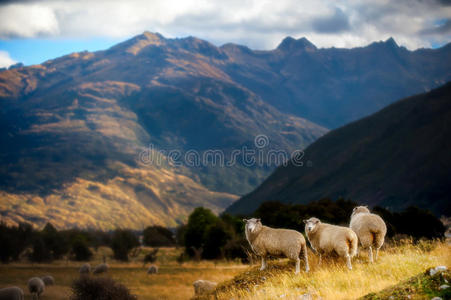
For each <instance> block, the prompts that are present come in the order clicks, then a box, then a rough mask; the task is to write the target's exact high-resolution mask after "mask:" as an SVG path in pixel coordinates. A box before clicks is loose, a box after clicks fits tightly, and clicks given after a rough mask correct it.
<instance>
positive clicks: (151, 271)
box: [147, 265, 158, 274]
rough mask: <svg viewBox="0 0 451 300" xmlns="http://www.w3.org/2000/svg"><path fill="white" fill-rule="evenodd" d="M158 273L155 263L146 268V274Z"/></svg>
mask: <svg viewBox="0 0 451 300" xmlns="http://www.w3.org/2000/svg"><path fill="white" fill-rule="evenodd" d="M157 273H158V267H157V266H155V265H151V266H150V267H149V268H148V269H147V274H157Z"/></svg>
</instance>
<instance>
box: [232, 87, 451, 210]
mask: <svg viewBox="0 0 451 300" xmlns="http://www.w3.org/2000/svg"><path fill="white" fill-rule="evenodd" d="M450 151H451V82H449V83H447V84H445V85H444V86H442V87H440V88H437V89H435V90H432V91H430V92H428V93H424V94H420V95H417V96H413V97H409V98H407V99H404V100H400V101H398V102H396V103H394V104H391V105H390V106H388V107H386V108H384V109H382V110H381V111H379V112H377V113H375V114H373V115H371V116H368V117H366V118H364V119H361V120H359V121H356V122H353V123H351V124H348V125H346V126H343V127H341V128H338V129H336V130H333V131H330V132H329V133H327V134H326V135H324V136H323V137H321V138H320V139H318V140H317V141H316V142H314V143H313V144H311V145H310V146H309V147H307V149H305V152H304V157H303V158H302V161H300V160H299V161H291V162H290V163H289V164H288V165H287V166H285V167H283V166H281V167H279V168H277V169H276V170H275V171H274V173H272V174H271V176H269V177H268V178H267V179H266V180H265V181H264V182H263V183H262V184H261V185H260V186H259V187H258V188H257V189H256V190H254V191H253V192H251V193H250V194H248V195H246V196H245V197H243V198H241V199H240V200H238V201H236V202H234V203H233V204H232V205H231V206H230V207H229V208H228V209H227V212H230V213H235V214H237V213H240V214H249V213H252V212H253V211H254V210H255V209H256V208H257V207H258V206H259V205H260V204H261V203H262V202H265V201H269V200H276V201H281V202H285V203H308V202H311V201H314V200H319V199H321V198H324V197H330V198H332V199H337V198H338V197H344V198H350V199H352V200H354V201H357V202H359V203H364V204H369V205H371V206H373V205H379V206H383V207H387V208H389V209H393V210H400V209H403V208H405V207H407V206H410V205H416V206H420V207H423V208H427V209H430V210H431V211H433V212H434V213H435V214H437V215H447V216H449V215H451V206H450V201H449V199H450V195H451V156H450ZM301 162H303V163H304V164H303V165H302V166H301Z"/></svg>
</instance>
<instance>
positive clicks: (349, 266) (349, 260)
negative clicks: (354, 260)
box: [346, 254, 352, 270]
mask: <svg viewBox="0 0 451 300" xmlns="http://www.w3.org/2000/svg"><path fill="white" fill-rule="evenodd" d="M346 266H347V267H348V269H349V270H352V265H351V256H349V254H346Z"/></svg>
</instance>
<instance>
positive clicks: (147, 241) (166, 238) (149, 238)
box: [143, 226, 175, 247]
mask: <svg viewBox="0 0 451 300" xmlns="http://www.w3.org/2000/svg"><path fill="white" fill-rule="evenodd" d="M143 242H144V245H146V246H150V247H171V246H174V245H175V239H174V236H173V233H172V232H171V231H170V230H169V229H167V228H164V227H162V226H149V227H147V228H146V229H144V230H143Z"/></svg>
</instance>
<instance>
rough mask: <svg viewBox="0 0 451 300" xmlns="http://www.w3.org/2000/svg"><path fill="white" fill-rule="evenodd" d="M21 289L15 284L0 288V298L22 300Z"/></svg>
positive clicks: (0, 299)
mask: <svg viewBox="0 0 451 300" xmlns="http://www.w3.org/2000/svg"><path fill="white" fill-rule="evenodd" d="M23 299H24V296H23V290H22V289H21V288H18V287H17V286H12V287H7V288H4V289H0V300H23Z"/></svg>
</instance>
